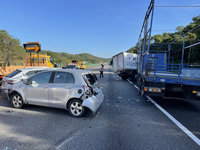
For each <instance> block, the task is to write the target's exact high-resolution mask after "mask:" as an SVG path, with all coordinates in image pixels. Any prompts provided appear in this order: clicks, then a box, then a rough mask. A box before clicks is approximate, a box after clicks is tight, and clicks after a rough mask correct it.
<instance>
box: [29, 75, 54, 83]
mask: <svg viewBox="0 0 200 150" xmlns="http://www.w3.org/2000/svg"><path fill="white" fill-rule="evenodd" d="M51 73H52V72H43V73H40V74H38V75H35V76H34V77H33V78H32V83H36V84H46V83H49V80H50V77H51Z"/></svg>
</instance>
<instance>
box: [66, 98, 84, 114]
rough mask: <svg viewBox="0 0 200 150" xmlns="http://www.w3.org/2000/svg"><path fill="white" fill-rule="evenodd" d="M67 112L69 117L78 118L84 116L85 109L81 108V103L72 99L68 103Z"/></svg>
mask: <svg viewBox="0 0 200 150" xmlns="http://www.w3.org/2000/svg"><path fill="white" fill-rule="evenodd" d="M68 110H69V113H70V115H71V116H73V117H77V118H80V117H82V116H83V115H84V114H85V107H82V101H81V100H79V99H73V100H72V101H70V102H69V105H68Z"/></svg>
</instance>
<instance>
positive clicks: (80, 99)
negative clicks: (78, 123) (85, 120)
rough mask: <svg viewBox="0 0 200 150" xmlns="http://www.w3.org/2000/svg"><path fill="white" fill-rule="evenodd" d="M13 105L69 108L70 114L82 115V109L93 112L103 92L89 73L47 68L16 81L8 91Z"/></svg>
mask: <svg viewBox="0 0 200 150" xmlns="http://www.w3.org/2000/svg"><path fill="white" fill-rule="evenodd" d="M7 95H8V99H9V100H11V102H12V105H13V107H15V108H22V107H23V105H24V104H32V105H39V106H47V107H55V108H61V109H67V110H69V113H70V114H71V115H72V116H73V117H81V116H83V115H84V114H85V108H88V109H89V110H91V111H92V112H94V113H95V112H96V111H97V110H98V108H99V106H100V105H101V103H102V101H103V99H104V95H103V93H102V90H101V89H100V87H99V84H98V82H97V80H96V76H95V75H94V73H92V72H88V71H82V70H74V69H67V70H64V69H51V70H48V71H44V72H41V73H38V74H36V75H34V76H32V77H30V78H28V79H26V80H25V81H23V82H18V83H17V84H15V85H14V86H13V87H12V90H10V91H9V93H8V94H7Z"/></svg>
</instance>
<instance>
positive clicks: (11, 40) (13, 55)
mask: <svg viewBox="0 0 200 150" xmlns="http://www.w3.org/2000/svg"><path fill="white" fill-rule="evenodd" d="M41 53H43V54H47V55H49V56H51V59H52V61H53V63H55V62H56V63H57V64H63V65H64V64H67V63H68V62H71V61H72V59H77V60H78V61H87V62H88V63H92V64H96V63H104V62H109V61H110V59H109V58H101V57H96V56H93V55H91V54H88V53H81V54H75V55H73V54H68V53H65V52H61V53H59V52H54V51H51V50H42V52H41ZM24 54H25V50H24V48H23V46H21V43H20V40H19V39H17V38H15V37H13V36H11V35H10V34H9V33H8V32H7V31H5V30H0V63H4V62H5V61H6V60H7V62H9V63H10V64H11V65H20V64H21V65H22V64H23V57H24Z"/></svg>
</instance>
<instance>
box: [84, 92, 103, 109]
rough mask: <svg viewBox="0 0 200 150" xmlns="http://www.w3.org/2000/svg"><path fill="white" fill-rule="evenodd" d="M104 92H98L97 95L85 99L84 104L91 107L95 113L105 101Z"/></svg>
mask: <svg viewBox="0 0 200 150" xmlns="http://www.w3.org/2000/svg"><path fill="white" fill-rule="evenodd" d="M103 99H104V95H103V93H102V92H101V93H98V94H97V95H96V96H94V95H93V96H91V97H89V98H87V99H85V100H83V103H82V106H84V107H87V108H89V109H90V110H91V111H92V112H93V113H95V112H96V111H97V110H98V108H99V107H100V105H101V103H102V102H103Z"/></svg>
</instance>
